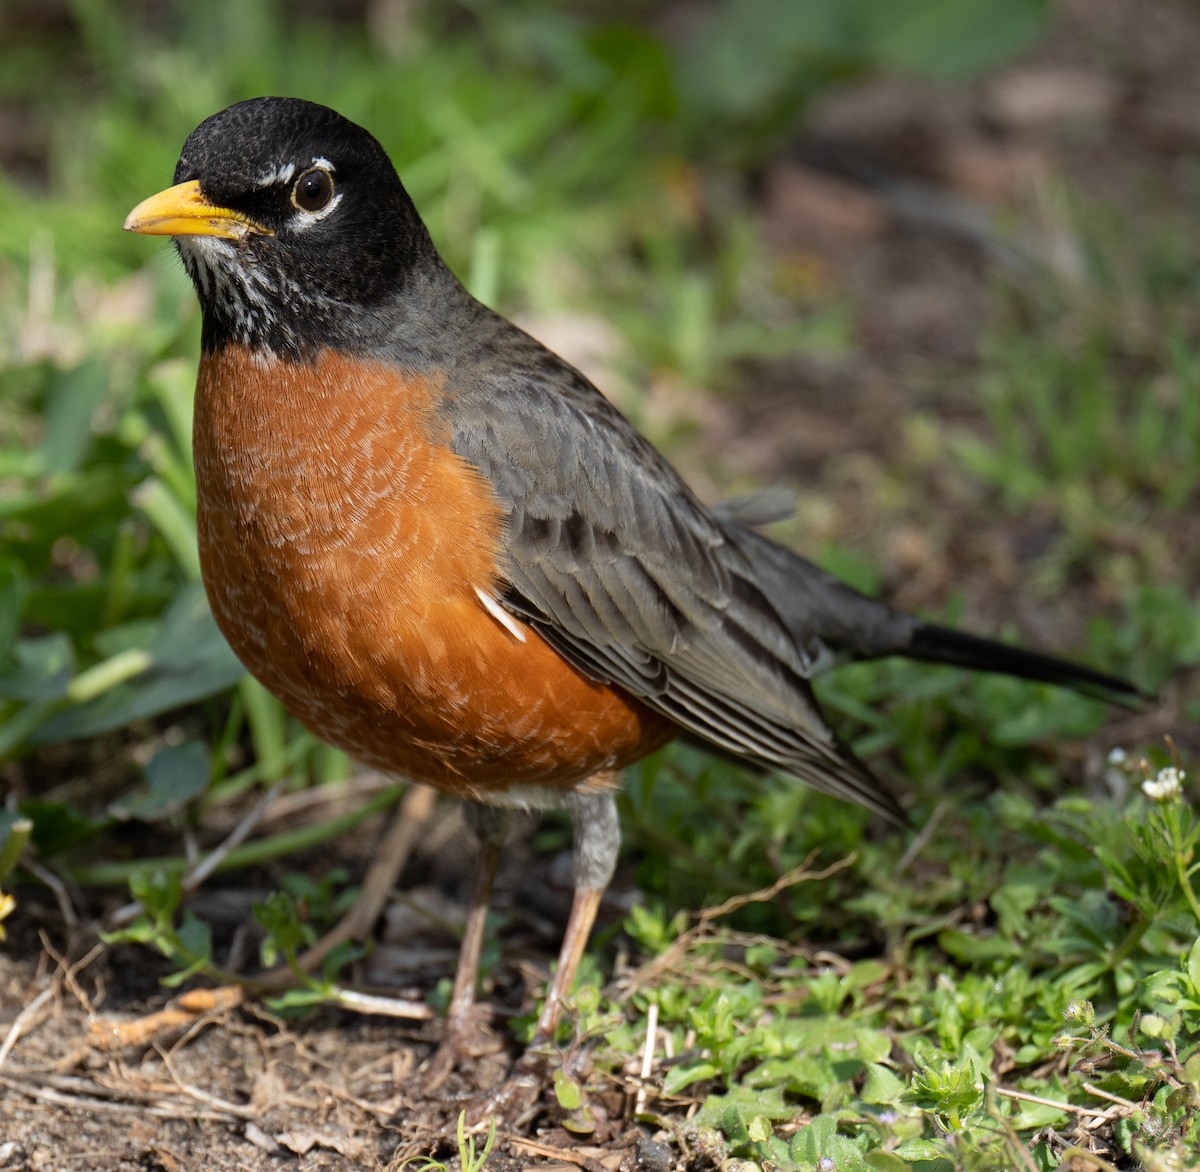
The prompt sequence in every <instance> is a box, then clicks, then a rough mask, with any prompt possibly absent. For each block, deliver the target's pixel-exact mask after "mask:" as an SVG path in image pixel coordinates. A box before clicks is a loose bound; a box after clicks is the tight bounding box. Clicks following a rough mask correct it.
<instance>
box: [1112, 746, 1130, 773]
mask: <svg viewBox="0 0 1200 1172" xmlns="http://www.w3.org/2000/svg"><path fill="white" fill-rule="evenodd" d="M1125 757H1126V754H1125V750H1124V749H1122V748H1121V746H1120V745H1114V746H1113V747H1112V748H1111V749H1109V751H1108V763H1109V764H1110V765H1111V766H1113V768H1114V769H1120V768H1121V766H1122V765H1124V764H1125Z"/></svg>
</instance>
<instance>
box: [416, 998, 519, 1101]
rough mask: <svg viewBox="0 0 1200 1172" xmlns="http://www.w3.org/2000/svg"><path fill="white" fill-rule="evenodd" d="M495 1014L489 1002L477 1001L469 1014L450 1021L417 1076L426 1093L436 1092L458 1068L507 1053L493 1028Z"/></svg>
mask: <svg viewBox="0 0 1200 1172" xmlns="http://www.w3.org/2000/svg"><path fill="white" fill-rule="evenodd" d="M491 1016H492V1014H491V1007H490V1006H489V1005H487V1004H486V1003H485V1002H476V1003H475V1004H473V1005H471V1006H470V1007H469V1008H468V1009H467V1010H466V1012H465V1013H461V1014H459V1015H458V1016H457V1017H452V1018H450V1019H448V1020H447V1022H446V1033H445V1035H444V1036H443V1038H442V1040H441V1042H440V1043H439V1045H438V1048H437V1049H436V1050H435V1051H434V1052H433V1055H432V1056H431V1057H430V1058H429V1060H428V1061H427V1062H426V1063H425V1064H424V1066H423V1067H422V1068H421V1070H420V1071H418V1073H417V1076H416V1077H417V1079H418V1080H419V1083H420V1088H421V1091H422V1092H423V1093H424V1094H425V1095H427V1096H432V1095H434V1094H436V1092H437V1091H438V1090H439V1089H440V1088H441V1086H442V1084H443V1083H445V1081H446V1079H447V1078H449V1077H450V1075H451V1074H452V1073H454V1071H456V1070H462V1069H464V1068H465V1067H467V1066H471V1065H478V1064H479V1063H480V1062H481V1060H484V1059H490V1058H492V1057H494V1056H495V1055H497V1054H501V1053H503V1051H504V1049H505V1041H504V1039H503V1038H502V1037H501V1036H500V1035H498V1034H497V1033H495V1031H494V1030H493V1029H492V1028H491ZM489 1065H490V1063H489ZM472 1073H474V1072H472ZM476 1085H478V1083H476Z"/></svg>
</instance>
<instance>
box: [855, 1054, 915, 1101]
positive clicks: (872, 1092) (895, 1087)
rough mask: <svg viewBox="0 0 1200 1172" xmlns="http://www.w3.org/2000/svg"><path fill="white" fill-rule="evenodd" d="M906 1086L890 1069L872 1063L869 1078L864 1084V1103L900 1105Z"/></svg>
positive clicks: (869, 1068)
mask: <svg viewBox="0 0 1200 1172" xmlns="http://www.w3.org/2000/svg"><path fill="white" fill-rule="evenodd" d="M904 1091H905V1084H904V1081H903V1079H901V1078H899V1077H898V1076H897V1075H896V1074H895V1073H894V1072H893V1071H891V1070H889V1069H888V1067H886V1066H882V1065H880V1064H879V1063H878V1062H872V1063H871V1064H870V1065H869V1066H868V1067H867V1077H866V1079H865V1081H864V1082H863V1089H862V1100H863V1102H864V1103H881V1104H887V1105H889V1106H891V1105H893V1104H895V1103H898V1102H899V1101H900V1096H901V1095H903V1094H904Z"/></svg>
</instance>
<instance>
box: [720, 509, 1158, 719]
mask: <svg viewBox="0 0 1200 1172" xmlns="http://www.w3.org/2000/svg"><path fill="white" fill-rule="evenodd" d="M725 529H726V532H727V533H728V534H729V535H730V537H731V538H732V539H733V540H734V541H735V542H736V543H737V544H738V545H739V546H740V547H741V548H742V550H743V551H744V552H745V553H746V555H747V556H748V557H749V558H750V560H751V561H752V563H753V565H754V568H755V571H756V577H757V581H758V584H759V586H760V587H761V588H762V589H763V591H764V592H765V593H766V595H767V597H768V598H769V599H770V600H771V603H772V604H773V605H774V607H775V609H776V611H777V612H778V614H779V616H780V618H781V619H782V620H783V621H784V623H785V624H786V625H787V627H788V629H789V630H790V631H791V632H792V635H793V636H794V638H795V640H796V645H797V647H798V648H800V650H801V651H803V652H804V653H805V654H806V655H807V657H808V659H809V662H810V665H811V666H810V670H809V674H810V675H814V676H815V675H820V674H821V673H822V672H824V671H826V670H828V669H829V668H831V667H836V666H837V665H838V664H840V663H848V662H850V661H852V660H856V659H882V658H883V657H885V656H888V655H900V656H904V657H906V658H908V659H919V660H924V661H925V662H928V663H945V664H952V665H956V666H958V667H966V668H970V669H971V670H973V671H992V672H1000V673H1002V674H1004V675H1010V676H1019V677H1020V678H1021V679H1026V680H1037V681H1039V682H1040V683H1044V684H1057V685H1058V686H1060V687H1064V688H1072V689H1074V690H1075V691H1077V692H1082V693H1084V694H1085V695H1088V696H1094V697H1096V698H1097V699H1101V700H1110V701H1115V702H1116V703H1118V704H1125V705H1128V706H1129V707H1135V706H1137V705H1139V704H1141V703H1143V702H1144V701H1146V700H1148V699H1150V698H1151V697H1149V696H1148V695H1147V694H1146V693H1145V692H1142V691H1140V690H1139V689H1138V688H1135V687H1134V686H1133V684H1131V683H1128V682H1127V681H1125V680H1121V679H1118V678H1117V677H1116V676H1110V675H1105V674H1104V673H1103V672H1098V671H1093V670H1092V669H1091V668H1090V667H1084V666H1082V665H1081V664H1078V663H1070V662H1068V661H1067V660H1065V659H1056V658H1055V657H1054V656H1052V655H1042V654H1041V653H1040V652H1037V651H1026V650H1025V649H1024V648H1021V647H1013V646H1010V645H1009V644H1007V643H997V642H996V641H995V640H993V639H981V638H980V637H979V636H978V635H968V634H965V633H964V632H962V631H955V630H951V629H950V628H949V627H939V626H937V625H936V624H934V623H927V622H925V621H924V620H923V619H919V618H917V617H916V616H915V615H910V614H905V613H904V612H902V611H898V610H893V609H892V608H891V607H890V606H888V605H887V604H886V603H882V602H880V601H878V600H877V599H874V598H868V597H866V595H863V594H860V593H859V592H858V591H857V590H854V589H853V588H852V587H850V586H848V585H847V584H846V583H845V582H842V581H840V580H839V579H837V578H835V577H834V576H833V575H832V574H829V573H827V572H826V571H825V570H822V569H820V568H819V567H817V566H814V565H813V564H812V563H811V562H809V561H806V560H805V559H804V558H802V557H800V555H799V554H796V553H793V552H792V551H791V550H789V549H785V548H784V547H783V546H781V545H776V544H775V542H773V541H771V540H770V538H768V537H764V536H763V535H762V534H761V533H756V532H755V531H754V530H752V529H746V528H745V527H743V526H741V525H738V524H736V522H733V521H727V522H726V525H725Z"/></svg>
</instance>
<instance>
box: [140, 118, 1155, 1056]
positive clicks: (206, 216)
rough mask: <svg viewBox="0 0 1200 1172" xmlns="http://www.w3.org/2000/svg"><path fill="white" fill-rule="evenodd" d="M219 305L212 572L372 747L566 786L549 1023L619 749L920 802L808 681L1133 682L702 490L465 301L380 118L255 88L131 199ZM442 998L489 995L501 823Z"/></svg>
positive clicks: (206, 449)
mask: <svg viewBox="0 0 1200 1172" xmlns="http://www.w3.org/2000/svg"><path fill="white" fill-rule="evenodd" d="M125 227H126V228H127V229H128V230H130V231H133V232H141V233H146V234H148V235H168V236H173V237H175V238H176V245H177V247H178V250H179V254H180V256H181V257H182V259H183V263H184V266H185V267H186V269H187V272H188V274H189V276H190V277H191V279H192V282H193V283H194V285H195V288H196V293H197V296H198V297H199V300H200V305H201V308H202V310H203V330H202V336H201V349H202V355H201V359H200V370H199V377H198V381H197V386H196V411H195V463H196V481H197V489H198V529H199V543H200V559H201V565H202V568H203V573H204V583H205V587H206V589H207V591H208V597H209V600H210V602H211V604H212V610H213V614H214V615H215V617H216V620H217V623H218V624H219V625H220V628H221V630H222V631H223V632H224V634H225V637H226V638H227V639H228V641H229V643H230V645H231V646H232V647H233V649H234V651H236V652H237V654H238V656H239V657H240V658H241V659H242V661H243V662H244V663H245V664H246V666H247V668H249V670H250V671H251V672H252V673H253V674H254V675H255V676H256V677H257V678H258V679H259V680H261V681H262V683H263V684H265V685H266V687H267V688H269V689H270V690H271V691H272V692H273V693H274V694H275V695H277V696H278V697H279V698H280V699H281V700H282V701H283V702H284V704H285V705H287V707H288V708H289V709H290V710H291V711H292V712H293V713H295V715H296V716H297V717H298V718H299V719H300V720H301V721H302V722H303V723H304V724H305V725H306V726H307V727H308V728H310V729H312V731H313V732H314V733H316V734H317V735H318V736H319V737H321V738H323V739H324V740H326V741H328V742H330V743H331V744H334V745H337V746H339V747H340V748H342V749H345V750H346V751H347V752H349V753H350V754H352V755H353V756H355V757H357V758H359V759H360V760H362V761H365V762H367V763H368V764H369V765H372V766H375V767H377V768H379V769H383V770H388V771H391V772H394V773H398V774H403V775H405V776H407V777H410V778H412V779H415V780H417V781H422V782H426V783H428V784H429V785H432V786H435V787H437V788H438V789H440V790H443V791H445V792H447V793H450V794H453V795H456V796H458V797H461V798H465V799H467V800H468V801H469V802H472V803H476V804H478V805H480V806H481V807H483V808H484V809H487V808H490V807H514V806H518V807H545V806H565V807H566V809H567V810H568V811H569V812H570V814H571V816H572V819H573V824H574V833H575V847H574V881H575V898H574V903H573V906H572V909H571V913H570V918H569V920H568V924H567V929H566V937H565V940H564V943H563V947H562V952H561V956H560V959H559V964H558V968H557V971H556V972H555V975H554V978H553V980H552V981H551V983H550V987H549V990H548V994H547V998H546V1002H545V1008H544V1009H543V1010H542V1013H541V1016H540V1018H539V1020H538V1025H537V1033H538V1036H540V1037H543V1038H545V1037H548V1036H551V1035H553V1033H554V1031H555V1027H556V1025H557V1024H558V1021H559V1018H560V1013H561V1006H562V1001H563V998H564V997H565V996H566V994H567V993H568V992H569V990H570V987H571V983H572V980H573V977H574V974H575V969H576V966H577V964H578V961H579V958H580V956H581V954H582V951H583V947H584V944H585V943H586V940H587V937H588V933H589V931H590V929H591V926H592V922H593V920H594V917H595V914H596V910H597V907H598V905H599V902H600V898H601V894H602V892H603V891H604V888H605V886H606V885H607V884H608V882H609V879H610V878H611V876H612V872H613V868H614V865H615V863H616V859H617V850H618V845H619V841H620V831H619V827H618V823H617V812H616V807H615V805H614V800H613V795H614V790H615V788H616V785H617V779H618V776H619V774H620V771H621V769H622V767H624V766H626V765H628V764H630V763H631V762H633V761H637V760H638V759H639V758H641V757H644V756H645V755H646V754H648V753H650V752H652V751H653V750H655V749H657V748H659V747H660V746H661V745H663V744H664V743H665V742H667V741H669V740H670V739H672V738H673V737H675V736H677V735H680V734H686V735H688V736H690V737H692V738H694V739H697V740H699V741H701V742H704V743H706V744H708V745H709V746H712V747H713V748H715V749H717V750H719V751H721V752H723V753H726V754H733V755H734V756H737V757H740V758H744V759H746V760H748V761H750V762H753V763H756V764H758V765H760V766H765V767H768V768H770V769H774V770H778V771H781V772H783V773H785V774H790V775H792V776H793V777H796V778H799V779H801V780H802V781H805V782H807V783H808V784H810V785H812V786H814V787H815V788H817V789H819V790H823V791H825V792H826V793H830V794H834V795H837V796H839V797H842V798H848V799H851V800H853V801H857V802H861V803H862V804H864V805H866V806H869V807H870V808H871V809H873V810H876V811H878V812H879V813H880V814H882V815H884V816H885V817H887V818H890V819H892V820H893V821H896V822H903V820H904V819H903V814H902V813H901V811H900V809H899V807H898V806H897V804H896V803H895V801H894V800H893V799H892V798H891V797H890V796H889V795H888V794H887V793H886V792H885V791H884V789H883V788H882V787H881V786H880V785H879V783H878V782H877V781H876V779H875V778H874V777H873V776H872V775H871V773H870V772H869V770H868V769H867V768H866V767H865V766H864V765H863V764H862V762H860V761H859V760H858V759H857V758H856V757H855V756H854V755H853V754H852V753H851V752H850V751H849V750H848V749H847V748H846V747H845V746H844V745H842V744H841V743H839V741H838V740H837V738H836V737H835V736H834V734H833V733H832V731H831V730H830V728H829V726H828V725H827V724H826V723H825V721H824V719H823V718H822V716H821V712H820V710H819V709H818V707H817V704H816V701H815V699H814V697H813V692H812V689H811V687H810V684H809V680H810V678H811V677H812V676H813V675H814V674H816V673H818V672H820V671H823V670H824V669H826V668H828V667H830V666H834V665H836V664H838V663H844V662H846V661H849V660H857V659H873V658H877V657H880V656H887V655H903V656H907V657H909V658H913V659H921V660H930V661H934V662H938V663H949V664H957V665H959V666H962V667H968V668H974V669H978V670H982V671H993V672H1003V673H1007V674H1009V675H1014V676H1021V677H1024V678H1026V679H1030V680H1041V681H1046V682H1049V683H1053V684H1060V685H1065V686H1067V687H1072V688H1076V689H1079V690H1082V691H1085V692H1093V693H1097V694H1100V695H1102V696H1107V697H1110V698H1114V699H1119V700H1134V699H1137V698H1138V696H1139V693H1138V692H1137V690H1136V689H1135V688H1133V687H1132V686H1131V685H1129V684H1127V683H1125V682H1124V681H1122V680H1119V679H1114V678H1112V677H1110V676H1107V675H1103V674H1100V673H1099V672H1096V671H1093V670H1091V669H1089V668H1086V667H1081V666H1077V665H1075V664H1071V663H1067V662H1064V661H1062V660H1059V659H1054V658H1050V657H1048V656H1044V655H1039V654H1037V653H1035V652H1031V651H1025V650H1021V649H1019V648H1016V647H1010V646H1005V645H1002V644H999V643H995V642H991V641H988V640H985V639H980V638H976V637H974V636H971V635H967V634H963V633H960V632H957V631H954V630H950V629H947V628H944V627H940V626H935V625H933V624H931V623H926V622H924V621H922V620H921V619H919V618H915V617H913V616H911V615H907V614H903V613H900V612H898V611H896V610H894V609H892V608H891V607H888V606H887V605H885V604H883V603H881V602H878V601H875V600H873V599H870V598H867V597H865V596H863V595H861V594H859V593H857V592H856V591H854V590H853V589H851V588H850V587H849V586H847V585H845V584H844V583H842V582H840V581H839V580H838V579H836V578H834V577H832V576H831V575H829V574H827V573H825V572H824V571H822V570H820V569H818V568H817V567H816V566H813V565H812V564H811V563H809V562H807V561H805V560H804V559H803V558H801V557H799V556H798V555H796V554H795V553H793V552H791V551H790V550H788V549H785V548H783V547H782V546H779V545H777V544H775V543H774V542H772V541H771V540H769V539H768V538H767V537H764V536H762V535H761V534H760V533H758V532H756V531H755V530H754V529H753V528H751V527H750V526H749V525H748V524H747V523H745V521H746V519H745V518H744V517H742V516H739V512H738V510H736V509H726V510H714V509H710V508H707V507H705V505H703V504H702V503H701V502H700V501H699V500H698V499H697V498H696V496H695V495H694V494H693V493H692V491H691V490H690V489H689V488H688V486H687V485H686V484H685V483H684V482H683V480H682V479H681V478H680V476H679V475H678V474H677V473H676V472H675V470H674V469H673V468H672V467H671V465H670V464H669V463H667V461H666V460H665V459H664V458H663V456H662V455H661V454H660V453H659V452H658V451H656V450H655V448H653V447H652V446H651V445H650V443H649V442H648V441H647V440H646V439H644V438H643V437H642V436H641V435H640V434H638V432H637V431H635V430H634V428H633V427H632V426H631V425H630V423H629V422H628V421H627V420H626V419H625V418H624V417H623V416H622V415H621V414H620V412H618V411H617V409H616V408H615V407H613V406H612V405H611V404H610V403H609V402H608V401H607V400H606V399H605V398H604V397H603V396H602V395H601V394H600V392H599V391H597V390H596V388H595V387H594V386H592V384H591V383H590V382H588V380H587V379H586V378H584V376H583V375H582V374H580V373H579V372H578V371H577V370H575V369H574V368H573V367H571V366H570V365H569V364H568V363H566V362H564V361H563V360H562V359H561V358H559V357H557V356H556V355H554V354H552V353H551V352H550V351H549V350H547V349H545V348H544V347H543V346H541V345H540V344H539V343H538V342H536V341H535V340H534V339H533V338H531V337H530V336H529V335H528V334H526V333H524V332H523V331H521V330H520V329H518V328H517V327H516V326H515V325H513V324H512V323H511V322H509V321H506V320H505V319H504V318H503V317H500V316H499V315H498V314H496V313H494V312H492V311H491V310H490V309H487V308H486V307H485V306H483V305H481V304H480V303H479V302H478V301H476V300H475V299H474V298H473V297H472V296H471V295H470V294H469V293H468V292H467V291H466V290H465V289H464V288H463V287H462V285H461V284H459V282H458V280H457V279H456V278H455V277H454V275H453V274H452V273H451V272H450V270H449V269H448V268H447V267H446V265H445V263H444V262H443V261H442V259H441V257H440V256H439V255H438V252H437V250H436V249H435V247H434V245H433V242H432V240H431V239H430V236H429V233H428V231H427V230H426V228H425V225H424V224H423V223H422V221H421V219H420V217H419V215H418V214H417V211H416V209H415V208H414V206H413V204H412V202H411V200H410V199H409V197H408V195H407V194H406V192H405V190H404V188H403V187H402V186H401V183H400V180H399V179H398V178H397V176H396V172H395V171H394V169H393V168H392V165H391V163H390V161H389V160H388V157H387V155H386V154H385V153H384V151H383V149H382V148H381V147H380V146H379V144H378V143H377V142H376V141H375V139H374V138H372V137H371V135H370V134H368V133H367V132H366V131H365V130H363V129H362V128H361V127H359V126H356V125H354V124H353V123H351V122H349V121H347V120H346V119H345V118H343V117H341V116H340V115H338V114H337V113H335V112H334V111H333V110H330V109H327V108H325V107H323V106H318V105H313V104H312V103H310V102H305V101H299V100H295V99H290V98H259V99H255V100H252V101H246V102H239V103H238V104H236V105H234V106H230V107H229V108H228V109H226V110H223V111H221V112H220V113H218V114H214V115H213V116H212V117H211V118H209V119H207V120H206V121H205V122H203V123H201V125H200V126H199V127H198V128H197V129H196V130H195V131H193V132H192V134H191V135H190V136H189V138H188V139H187V142H186V143H185V144H184V147H183V154H182V156H181V157H180V160H179V163H178V165H177V167H176V168H175V184H174V186H173V187H170V188H168V189H167V190H165V191H163V192H161V193H159V194H158V195H154V196H151V197H150V198H149V199H147V200H146V201H145V202H143V203H141V204H139V205H138V207H136V208H135V209H134V210H133V211H132V212H131V213H130V215H129V218H128V219H127V220H126V222H125ZM476 824H477V826H478V828H479V830H480V834H481V839H482V850H481V856H482V857H481V865H480V881H479V885H478V890H477V892H476V898H475V902H474V905H473V908H472V914H471V918H470V919H469V921H468V930H467V932H466V936H465V939H464V944H463V953H462V956H461V958H460V965H459V970H458V974H457V978H456V981H455V989H454V995H453V998H452V1003H451V1011H450V1016H451V1027H454V1025H455V1024H456V1023H462V1022H463V1021H465V1020H466V1019H467V1018H468V1017H469V1016H470V1012H471V1009H472V1003H473V999H474V996H475V981H476V967H477V962H478V954H479V944H480V939H481V935H482V931H483V910H484V908H485V907H486V903H487V897H488V892H489V888H490V884H491V876H492V873H493V871H494V867H495V859H496V851H497V843H498V836H497V833H496V828H495V819H494V818H490V817H487V816H481V817H478V818H476Z"/></svg>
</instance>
